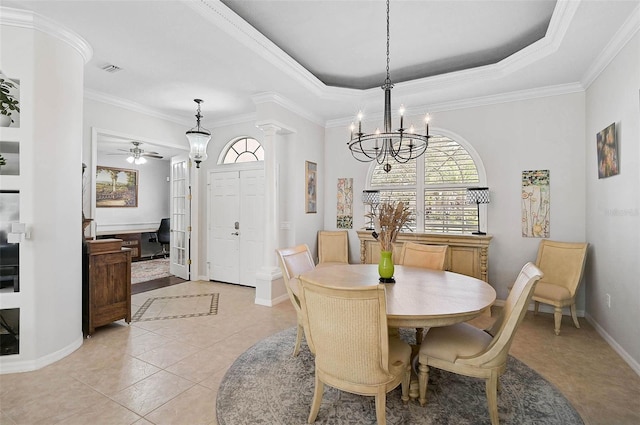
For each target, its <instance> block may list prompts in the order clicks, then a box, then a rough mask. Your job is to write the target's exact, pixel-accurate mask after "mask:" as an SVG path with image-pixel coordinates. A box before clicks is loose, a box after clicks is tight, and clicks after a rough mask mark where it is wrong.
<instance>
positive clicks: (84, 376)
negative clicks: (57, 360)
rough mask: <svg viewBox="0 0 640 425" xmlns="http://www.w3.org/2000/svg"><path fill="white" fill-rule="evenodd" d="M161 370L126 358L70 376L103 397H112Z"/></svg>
mask: <svg viewBox="0 0 640 425" xmlns="http://www.w3.org/2000/svg"><path fill="white" fill-rule="evenodd" d="M160 370H161V369H160V368H158V367H156V366H153V365H152V364H150V363H147V362H144V361H142V360H139V359H136V358H135V357H130V356H126V357H123V358H122V359H120V360H119V361H117V362H114V363H112V364H111V365H109V366H107V367H104V368H102V369H97V370H96V369H76V370H74V371H72V372H71V376H73V377H74V378H76V379H78V380H79V381H81V382H83V383H85V384H87V385H88V386H90V387H91V388H93V389H94V390H96V391H99V392H100V393H102V394H105V395H112V394H115V393H117V392H118V391H120V390H123V389H125V388H127V387H130V386H131V385H133V384H135V383H136V382H138V381H141V380H143V379H145V378H147V377H149V376H151V375H153V374H154V373H157V372H159V371H160Z"/></svg>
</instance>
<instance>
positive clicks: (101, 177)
mask: <svg viewBox="0 0 640 425" xmlns="http://www.w3.org/2000/svg"><path fill="white" fill-rule="evenodd" d="M137 206H138V170H127V169H124V168H113V167H103V166H100V165H99V166H98V167H97V172H96V207H98V208H105V207H137Z"/></svg>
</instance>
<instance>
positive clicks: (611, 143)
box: [596, 123, 620, 179]
mask: <svg viewBox="0 0 640 425" xmlns="http://www.w3.org/2000/svg"><path fill="white" fill-rule="evenodd" d="M596 146H597V149H598V178H599V179H603V178H605V177H611V176H615V175H616V174H619V173H620V169H619V164H620V158H619V156H618V138H617V137H616V123H613V124H611V125H610V126H608V127H607V128H605V129H604V130H602V131H601V132H599V133H598V134H597V135H596Z"/></svg>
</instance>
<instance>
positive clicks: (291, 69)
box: [183, 0, 326, 96]
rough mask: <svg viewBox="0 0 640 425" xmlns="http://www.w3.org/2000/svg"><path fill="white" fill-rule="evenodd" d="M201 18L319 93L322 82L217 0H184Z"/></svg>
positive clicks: (322, 87) (321, 90)
mask: <svg viewBox="0 0 640 425" xmlns="http://www.w3.org/2000/svg"><path fill="white" fill-rule="evenodd" d="M183 1H184V3H185V4H186V5H187V6H189V7H191V8H192V9H193V10H195V11H196V12H197V13H199V14H200V15H201V16H202V17H203V18H205V19H206V20H208V21H209V22H211V23H213V24H214V25H215V26H216V27H217V28H219V29H221V30H223V31H225V32H226V33H227V34H229V35H231V36H232V37H234V38H235V39H236V40H238V41H239V42H240V43H242V44H244V45H245V46H246V47H248V48H249V49H251V50H252V51H253V52H254V53H256V54H258V55H259V56H261V57H262V58H264V59H265V60H267V61H268V62H269V63H271V64H273V65H274V66H276V67H277V68H278V69H280V70H281V71H283V72H284V73H286V74H287V75H290V76H291V77H293V78H294V79H295V80H296V81H298V82H299V83H301V84H302V85H303V86H305V87H306V88H307V89H308V90H310V91H311V92H312V93H314V94H315V95H316V96H321V95H322V93H323V91H324V90H325V89H326V86H325V84H324V83H323V82H322V81H320V80H319V79H318V78H317V77H316V76H315V75H313V74H312V73H311V72H309V71H308V70H307V69H306V68H305V67H303V66H302V65H300V64H299V63H298V62H297V61H295V60H294V59H293V58H292V57H291V56H289V55H288V54H286V53H285V52H284V51H283V50H282V49H280V48H279V47H278V46H277V45H276V44H274V43H273V42H272V41H271V40H269V39H268V38H267V37H265V36H264V35H263V34H262V33H260V32H259V31H258V30H256V29H255V28H254V27H252V26H251V25H249V23H247V22H246V21H245V20H244V19H242V18H241V17H240V16H238V15H237V14H236V13H235V12H233V11H232V10H231V9H229V8H228V7H227V6H225V5H224V4H223V3H222V2H221V1H219V0H198V1H192V0H183Z"/></svg>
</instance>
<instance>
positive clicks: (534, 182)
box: [522, 170, 551, 238]
mask: <svg viewBox="0 0 640 425" xmlns="http://www.w3.org/2000/svg"><path fill="white" fill-rule="evenodd" d="M550 210H551V204H550V186H549V170H534V171H523V172H522V236H523V237H525V238H548V237H549V233H550V229H549V222H550V217H549V213H550Z"/></svg>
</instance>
